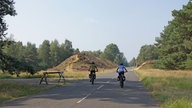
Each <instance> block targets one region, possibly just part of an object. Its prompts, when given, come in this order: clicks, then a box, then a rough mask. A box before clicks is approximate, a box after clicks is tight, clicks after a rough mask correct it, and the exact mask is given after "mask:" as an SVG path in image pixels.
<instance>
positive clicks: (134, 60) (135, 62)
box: [129, 57, 137, 67]
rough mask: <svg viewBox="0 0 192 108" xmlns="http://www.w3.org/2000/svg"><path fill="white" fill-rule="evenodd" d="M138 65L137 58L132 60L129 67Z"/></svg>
mask: <svg viewBox="0 0 192 108" xmlns="http://www.w3.org/2000/svg"><path fill="white" fill-rule="evenodd" d="M136 65H137V60H136V58H135V57H133V58H132V59H131V61H129V66H131V67H132V66H133V67H135V66H136Z"/></svg>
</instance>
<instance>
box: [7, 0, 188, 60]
mask: <svg viewBox="0 0 192 108" xmlns="http://www.w3.org/2000/svg"><path fill="white" fill-rule="evenodd" d="M14 1H15V5H14V6H15V10H16V12H17V15H16V16H14V17H12V16H6V17H5V21H6V23H7V25H8V30H7V31H6V32H7V33H8V35H7V37H9V36H10V35H13V38H14V39H15V40H16V41H21V42H23V43H24V44H26V43H27V42H31V43H33V44H36V47H39V45H40V44H42V42H43V41H44V40H49V41H53V40H55V39H56V40H58V41H59V43H60V44H61V43H64V42H65V40H66V39H68V40H69V41H71V42H72V45H73V48H75V49H76V48H78V49H79V50H80V51H97V50H101V51H104V49H105V48H106V46H107V45H109V44H111V43H113V44H116V45H117V46H118V48H119V50H120V52H122V53H124V55H125V57H126V58H127V60H128V61H130V60H131V59H132V58H133V57H137V56H138V54H139V50H140V48H141V46H143V45H149V44H154V43H155V37H159V36H160V33H161V32H162V31H163V29H164V27H165V26H166V25H168V21H171V20H172V19H173V17H172V11H173V10H179V9H182V6H183V5H186V4H187V3H188V1H189V0H140V1H139V0H14Z"/></svg>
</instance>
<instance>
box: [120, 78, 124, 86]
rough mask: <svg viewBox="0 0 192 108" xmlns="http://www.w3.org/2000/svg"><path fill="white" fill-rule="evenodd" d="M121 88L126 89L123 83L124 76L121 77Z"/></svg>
mask: <svg viewBox="0 0 192 108" xmlns="http://www.w3.org/2000/svg"><path fill="white" fill-rule="evenodd" d="M120 87H121V88H123V87H124V81H123V76H120Z"/></svg>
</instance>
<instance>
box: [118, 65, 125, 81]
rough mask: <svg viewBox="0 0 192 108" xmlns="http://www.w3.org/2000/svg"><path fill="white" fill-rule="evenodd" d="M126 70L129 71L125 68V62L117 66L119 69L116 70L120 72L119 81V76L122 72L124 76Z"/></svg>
mask: <svg viewBox="0 0 192 108" xmlns="http://www.w3.org/2000/svg"><path fill="white" fill-rule="evenodd" d="M125 71H126V72H127V69H126V68H125V66H124V65H123V63H121V64H120V65H119V66H118V67H117V70H116V72H117V73H118V74H119V75H118V78H117V80H118V81H119V76H120V75H121V74H123V76H124V73H125ZM124 80H125V76H124Z"/></svg>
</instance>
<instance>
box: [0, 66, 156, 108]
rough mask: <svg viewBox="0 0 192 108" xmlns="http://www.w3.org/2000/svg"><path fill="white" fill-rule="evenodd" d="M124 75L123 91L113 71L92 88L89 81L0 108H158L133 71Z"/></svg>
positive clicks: (7, 103)
mask: <svg viewBox="0 0 192 108" xmlns="http://www.w3.org/2000/svg"><path fill="white" fill-rule="evenodd" d="M125 76H126V81H125V85H124V88H120V85H119V82H118V81H117V73H115V72H114V73H110V74H106V75H103V76H100V77H97V79H96V80H95V84H94V85H91V83H90V82H89V80H88V79H86V80H81V81H78V82H75V83H72V84H69V85H66V86H62V87H58V88H54V89H51V90H48V91H45V92H42V93H40V94H37V95H33V96H28V97H24V98H19V99H15V100H12V101H8V102H5V103H3V104H1V105H0V108H159V105H158V103H157V102H156V101H155V100H154V99H153V98H152V95H151V93H150V92H149V91H148V90H147V89H146V88H144V86H143V85H142V83H141V82H140V81H139V79H138V77H137V75H136V74H135V73H134V72H133V71H131V70H130V69H129V71H128V72H127V73H126V74H125Z"/></svg>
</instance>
